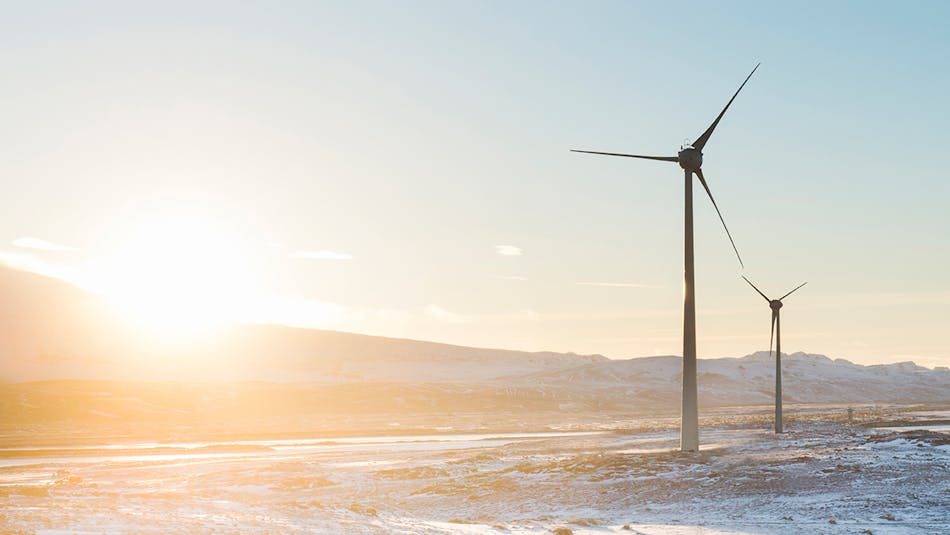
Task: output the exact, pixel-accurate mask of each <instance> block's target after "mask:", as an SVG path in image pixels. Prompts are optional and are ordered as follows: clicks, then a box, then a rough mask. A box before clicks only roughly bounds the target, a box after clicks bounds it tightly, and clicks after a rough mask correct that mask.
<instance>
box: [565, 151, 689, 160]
mask: <svg viewBox="0 0 950 535" xmlns="http://www.w3.org/2000/svg"><path fill="white" fill-rule="evenodd" d="M571 152H583V153H585V154H602V155H604V156H623V157H625V158H643V159H644V160H660V161H663V162H678V161H679V158H677V157H676V156H641V155H639V154H621V153H619V152H595V151H592V150H576V149H571Z"/></svg>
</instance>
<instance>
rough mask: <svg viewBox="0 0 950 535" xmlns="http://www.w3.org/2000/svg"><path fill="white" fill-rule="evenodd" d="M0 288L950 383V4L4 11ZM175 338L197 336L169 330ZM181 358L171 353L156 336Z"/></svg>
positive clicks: (263, 5) (457, 339)
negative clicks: (922, 370)
mask: <svg viewBox="0 0 950 535" xmlns="http://www.w3.org/2000/svg"><path fill="white" fill-rule="evenodd" d="M2 12H3V17H0V58H2V64H3V69H4V83H3V84H0V110H2V116H3V118H4V120H3V121H2V122H0V144H2V146H3V147H4V150H3V158H2V159H0V177H2V180H3V182H2V183H3V196H2V200H0V202H2V210H0V261H3V262H4V263H6V264H8V265H13V266H16V267H20V268H24V269H30V270H34V271H38V272H42V273H46V274H53V275H55V276H58V277H61V278H65V279H67V280H70V281H71V282H75V283H77V284H79V285H81V286H84V287H86V288H89V289H91V290H93V291H96V292H99V293H101V294H103V295H104V296H107V297H108V298H109V299H111V300H112V301H114V302H115V303H116V304H117V305H119V306H124V307H127V308H128V310H130V311H134V312H135V313H136V314H139V315H141V316H142V318H143V321H152V322H154V323H156V324H162V323H163V322H164V324H166V325H169V324H170V325H174V321H182V320H183V318H184V319H186V320H188V321H190V322H191V323H199V324H200V322H201V321H203V320H205V319H207V318H226V319H228V320H242V321H262V322H278V323H286V324H291V325H298V326H307V327H316V328H328V329H337V330H344V331H353V332H361V333H367V334H377V335H385V336H395V337H407V338H416V339H424V340H433V341H441V342H449V343H456V344H463V345H476V346H485V347H503V348H511V349H525V350H552V351H574V352H578V353H601V354H604V355H607V356H609V357H611V358H629V357H637V356H648V355H661V354H680V353H681V351H682V339H681V332H682V272H683V271H682V270H683V267H682V261H683V241H682V240H683V180H682V176H683V175H682V171H681V170H680V169H679V168H678V167H677V166H676V164H673V163H667V162H652V161H644V160H632V159H626V158H609V157H601V156H592V155H582V154H576V153H571V152H569V149H571V148H579V149H591V150H601V151H610V152H632V153H639V154H655V155H675V153H676V151H677V150H678V148H679V146H680V144H681V143H682V142H683V140H684V139H685V138H689V139H695V138H696V137H698V136H699V134H700V133H701V132H702V131H703V130H705V129H706V127H707V126H708V125H709V123H710V122H711V121H712V119H713V118H714V117H715V116H716V114H718V112H719V111H720V110H721V109H722V106H723V105H725V103H726V101H727V100H728V99H729V97H730V96H731V95H732V93H733V92H734V91H735V90H736V88H738V86H739V84H740V83H741V82H742V80H743V79H744V78H745V77H746V75H747V74H748V73H749V72H750V71H751V70H752V68H753V67H754V66H755V65H756V63H758V62H762V66H761V67H760V68H759V70H758V71H757V72H756V73H755V75H754V76H753V77H752V79H751V80H750V81H749V83H748V84H747V85H746V87H745V89H743V91H742V93H741V94H740V95H739V97H738V98H737V99H736V101H735V102H734V103H733V105H732V107H731V108H730V110H729V112H728V113H727V114H726V116H725V118H724V119H723V120H722V122H721V123H720V125H719V127H718V128H717V130H716V132H715V134H714V136H713V137H712V139H711V140H710V141H709V143H708V144H707V145H706V148H705V149H704V152H705V157H704V165H703V171H704V173H705V176H706V178H707V180H708V182H709V185H710V187H711V189H712V192H713V194H714V195H715V196H716V200H717V202H718V204H719V207H720V209H721V210H722V212H723V216H724V217H725V220H726V223H727V224H728V225H729V228H730V230H731V231H732V235H733V237H734V238H735V241H736V245H737V246H738V248H739V251H740V252H741V254H742V256H743V260H744V261H745V268H744V269H742V268H740V266H739V265H738V262H737V261H736V259H735V256H734V254H733V252H732V249H731V246H730V245H729V242H728V239H727V238H726V236H725V234H724V232H723V231H722V228H721V226H720V223H719V221H718V219H717V217H716V214H715V211H714V210H713V208H712V205H711V204H710V203H709V201H708V199H706V198H705V196H704V195H703V192H702V189H701V188H700V187H699V186H698V184H694V193H695V197H694V202H695V220H696V223H695V227H696V284H697V292H696V293H697V324H698V327H697V334H698V353H699V356H700V357H731V356H741V355H745V354H748V353H751V352H753V351H757V350H764V349H767V347H768V338H769V332H768V324H769V315H770V311H769V309H768V307H767V304H766V303H765V302H764V301H763V300H762V299H761V297H760V296H758V295H757V294H755V293H754V292H753V290H752V289H751V288H749V287H748V286H747V285H746V284H745V282H744V281H743V280H742V279H741V278H740V275H745V276H747V277H749V278H750V279H751V280H752V281H754V282H755V283H756V284H757V285H758V286H759V287H760V288H761V289H762V290H763V291H765V292H766V293H768V294H770V295H775V296H779V295H781V294H784V293H785V292H787V291H788V290H790V289H792V288H794V287H795V286H797V285H798V284H800V283H801V282H804V281H808V285H807V286H805V287H804V288H802V289H801V290H799V291H798V292H796V293H795V294H794V295H792V296H791V297H789V298H788V299H787V300H786V302H785V307H784V308H783V310H782V326H783V333H782V335H783V336H782V339H783V344H782V347H783V350H784V351H787V352H792V351H799V350H801V351H807V352H811V353H822V354H826V355H829V356H831V357H833V358H847V359H849V360H852V361H855V362H859V363H865V364H870V363H884V362H896V361H905V360H914V361H916V362H917V363H919V364H922V365H926V366H947V365H950V351H948V349H947V345H946V344H945V343H943V339H942V336H943V335H944V333H945V332H946V324H947V320H948V319H950V313H948V305H950V281H948V277H947V273H948V272H950V245H948V239H947V236H948V235H950V212H948V210H947V209H946V199H947V197H948V194H950V184H948V181H947V180H946V179H947V178H948V176H947V171H946V168H945V166H944V164H943V163H944V160H945V159H946V142H944V141H943V138H944V137H945V135H946V125H947V124H948V123H950V121H948V120H950V103H948V99H947V97H946V95H948V94H950V34H948V33H947V32H946V24H945V21H946V20H947V18H948V16H950V4H947V3H946V2H914V3H910V4H898V3H880V2H834V3H830V4H828V3H822V2H796V3H777V2H770V3H763V2H726V3H721V2H717V3H712V2H707V3H694V2H677V3H675V4H672V3H666V2H663V3H661V2H591V3H587V2H583V3H582V2H553V1H551V2H548V1H545V2H528V1H523V2H508V1H505V2H476V1H471V2H437V1H433V2H422V1H412V2H360V1H346V2H289V1H288V2H280V3H273V2H242V3H236V2H181V3H179V2H168V1H165V2H155V3H147V2H135V3H128V2H83V3H76V2H63V3H60V2H3V6H2ZM185 323H188V322H185ZM176 328H177V327H176Z"/></svg>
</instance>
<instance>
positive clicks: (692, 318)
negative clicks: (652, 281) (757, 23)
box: [572, 63, 761, 451]
mask: <svg viewBox="0 0 950 535" xmlns="http://www.w3.org/2000/svg"><path fill="white" fill-rule="evenodd" d="M759 65H761V63H759V64H756V66H755V68H754V69H752V72H750V73H749V76H746V79H745V81H743V82H742V85H740V86H739V89H737V90H736V93H735V94H734V95H732V98H731V99H729V102H727V103H726V107H724V108H723V109H722V111H721V112H719V115H718V116H717V117H716V120H715V121H713V122H712V124H711V125H709V128H707V129H706V131H705V132H703V133H702V134H701V135H700V136H699V138H698V139H696V141H695V142H693V143H689V142H688V141H687V142H686V143H684V144H683V146H682V147H680V151H679V153H678V154H677V155H676V156H641V155H639V154H621V153H616V152H596V151H591V150H574V149H572V152H583V153H587V154H602V155H605V156H623V157H626V158H643V159H646V160H659V161H663V162H676V163H678V164H679V165H680V167H681V168H683V171H684V176H685V183H686V186H685V192H686V198H685V225H684V231H685V237H684V252H685V254H684V259H683V261H684V269H683V408H682V413H681V418H682V421H681V423H680V449H682V450H683V451H698V450H699V408H698V406H697V394H696V295H695V291H694V290H695V288H694V280H693V179H692V177H693V174H695V175H696V176H698V177H699V181H700V183H702V185H703V188H704V189H705V190H706V195H709V200H710V201H712V204H713V207H715V208H716V213H717V214H719V220H720V221H722V226H723V228H725V229H726V235H727V236H729V242H730V243H732V248H733V250H735V252H736V258H738V259H739V265H740V266H742V257H740V256H739V249H737V248H736V243H735V242H734V241H733V240H732V234H730V233H729V228H728V227H726V221H725V219H723V218H722V212H720V211H719V207H718V206H716V200H715V199H714V198H713V195H712V192H711V191H709V185H708V184H706V177H704V176H703V171H702V166H703V148H704V147H705V146H706V142H708V141H709V138H710V136H712V133H713V131H714V130H716V126H718V125H719V121H720V120H721V119H722V116H723V115H725V113H726V110H728V109H729V106H730V105H731V104H732V101H733V100H735V99H736V96H738V95H739V91H742V88H743V87H745V84H746V82H748V81H749V78H752V74H753V73H755V71H756V69H758V68H759Z"/></svg>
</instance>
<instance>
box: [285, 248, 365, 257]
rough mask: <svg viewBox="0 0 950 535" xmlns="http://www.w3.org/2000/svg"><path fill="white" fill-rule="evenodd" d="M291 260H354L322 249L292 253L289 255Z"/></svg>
mask: <svg viewBox="0 0 950 535" xmlns="http://www.w3.org/2000/svg"><path fill="white" fill-rule="evenodd" d="M287 256H289V257H290V258H304V259H307V260H353V255H351V254H349V253H340V252H337V251H329V250H326V249H321V250H319V251H292V252H290V253H288V254H287Z"/></svg>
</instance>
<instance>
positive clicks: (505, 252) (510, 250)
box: [495, 245, 524, 256]
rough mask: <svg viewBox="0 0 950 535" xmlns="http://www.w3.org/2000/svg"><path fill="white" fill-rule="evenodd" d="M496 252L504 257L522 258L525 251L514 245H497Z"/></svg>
mask: <svg viewBox="0 0 950 535" xmlns="http://www.w3.org/2000/svg"><path fill="white" fill-rule="evenodd" d="M495 252H496V253H498V254H500V255H502V256H521V255H523V254H524V251H522V250H521V247H516V246H514V245H496V246H495Z"/></svg>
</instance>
